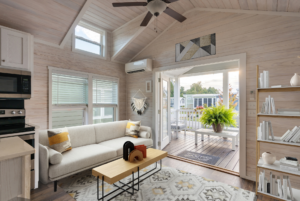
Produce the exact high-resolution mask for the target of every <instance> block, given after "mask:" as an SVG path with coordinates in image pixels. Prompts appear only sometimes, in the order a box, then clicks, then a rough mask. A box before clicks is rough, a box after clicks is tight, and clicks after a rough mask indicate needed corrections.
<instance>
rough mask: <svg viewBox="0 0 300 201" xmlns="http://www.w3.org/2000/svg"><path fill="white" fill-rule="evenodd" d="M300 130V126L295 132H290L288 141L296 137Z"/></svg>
mask: <svg viewBox="0 0 300 201" xmlns="http://www.w3.org/2000/svg"><path fill="white" fill-rule="evenodd" d="M299 130H300V127H299V128H296V129H295V130H294V132H293V133H290V135H289V136H288V138H286V142H290V140H291V139H292V138H293V137H294V135H295V134H296V133H297V132H298V131H299Z"/></svg>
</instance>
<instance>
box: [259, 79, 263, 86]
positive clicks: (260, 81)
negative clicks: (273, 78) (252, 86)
mask: <svg viewBox="0 0 300 201" xmlns="http://www.w3.org/2000/svg"><path fill="white" fill-rule="evenodd" d="M263 82H264V81H263V79H262V77H259V88H264V83H263Z"/></svg>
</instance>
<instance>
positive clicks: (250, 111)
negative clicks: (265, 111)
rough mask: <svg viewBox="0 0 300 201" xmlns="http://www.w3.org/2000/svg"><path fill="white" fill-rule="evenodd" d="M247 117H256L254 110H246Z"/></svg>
mask: <svg viewBox="0 0 300 201" xmlns="http://www.w3.org/2000/svg"><path fill="white" fill-rule="evenodd" d="M248 117H256V110H248Z"/></svg>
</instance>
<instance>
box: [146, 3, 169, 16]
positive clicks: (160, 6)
mask: <svg viewBox="0 0 300 201" xmlns="http://www.w3.org/2000/svg"><path fill="white" fill-rule="evenodd" d="M147 8H148V10H149V11H150V12H151V13H152V15H154V16H156V17H157V16H159V15H160V14H161V13H162V12H164V10H166V8H167V4H166V3H165V2H163V1H162V0H153V1H151V2H149V3H148V5H147Z"/></svg>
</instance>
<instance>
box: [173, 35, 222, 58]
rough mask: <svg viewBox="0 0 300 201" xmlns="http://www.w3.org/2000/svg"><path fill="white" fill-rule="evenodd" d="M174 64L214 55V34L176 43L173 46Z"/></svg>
mask: <svg viewBox="0 0 300 201" xmlns="http://www.w3.org/2000/svg"><path fill="white" fill-rule="evenodd" d="M175 49H176V51H175V58H176V62H178V61H185V60H190V59H195V58H199V57H205V56H210V55H215V54H216V34H215V33H214V34H210V35H206V36H202V37H199V38H195V39H193V40H188V41H185V42H182V43H177V44H176V46H175Z"/></svg>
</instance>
